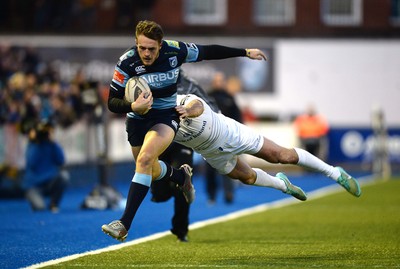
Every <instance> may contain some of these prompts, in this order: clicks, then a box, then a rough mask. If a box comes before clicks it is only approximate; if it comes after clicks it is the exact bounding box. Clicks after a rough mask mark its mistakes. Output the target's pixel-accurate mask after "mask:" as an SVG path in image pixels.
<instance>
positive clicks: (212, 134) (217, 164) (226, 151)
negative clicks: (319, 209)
mask: <svg viewBox="0 0 400 269" xmlns="http://www.w3.org/2000/svg"><path fill="white" fill-rule="evenodd" d="M177 104H178V106H177V107H176V108H175V109H176V110H177V111H178V112H179V114H180V127H179V130H178V132H177V134H176V136H175V139H174V141H175V142H178V143H180V144H182V145H184V146H187V147H190V148H193V149H194V150H195V151H196V152H198V153H199V154H201V155H202V157H203V158H204V159H205V160H206V161H207V162H208V163H209V164H210V165H211V166H212V167H214V168H215V169H216V170H217V171H218V172H219V173H221V174H223V175H227V176H229V177H230V178H232V179H238V180H240V181H241V182H243V183H244V184H247V185H255V186H262V187H272V188H274V189H277V190H281V191H282V192H284V193H287V194H289V195H292V196H293V197H295V198H297V199H299V200H301V201H305V200H307V195H306V193H305V192H304V191H303V190H302V189H301V188H299V187H297V186H295V185H293V184H291V182H290V181H289V179H288V178H287V176H286V175H285V174H283V173H277V174H276V176H272V175H269V174H268V173H266V172H265V171H263V170H261V169H259V168H252V167H251V166H250V165H249V164H248V163H247V162H246V161H245V160H244V159H243V158H240V157H239V155H241V154H250V155H253V156H255V157H258V158H261V159H263V160H265V161H267V162H270V163H274V164H276V163H280V164H293V165H299V166H302V167H305V168H308V169H312V170H315V171H319V172H321V173H323V174H324V175H326V176H327V177H329V178H331V179H333V180H335V181H336V182H337V183H338V184H340V185H341V186H342V187H343V188H345V189H346V190H347V191H348V192H349V193H351V194H352V195H354V196H356V197H359V196H360V195H361V189H360V186H359V184H358V182H357V180H356V179H355V178H353V177H351V176H350V175H349V174H348V173H346V171H344V169H343V168H341V167H333V166H331V165H329V164H327V163H325V162H324V161H322V160H321V159H319V158H317V157H316V156H314V155H312V154H311V153H309V152H307V151H305V150H303V149H300V148H292V149H289V148H285V147H281V146H279V145H278V144H276V143H275V142H273V141H271V140H269V139H268V138H265V137H263V136H262V135H260V134H257V133H256V132H254V130H252V129H251V128H249V127H248V126H245V125H243V124H241V123H239V122H237V121H235V120H233V119H231V118H228V117H226V116H224V115H222V114H220V113H215V112H214V111H212V109H211V108H210V107H209V106H208V105H207V104H206V102H205V101H204V100H203V99H201V98H200V97H197V96H196V95H192V94H189V95H178V98H177Z"/></svg>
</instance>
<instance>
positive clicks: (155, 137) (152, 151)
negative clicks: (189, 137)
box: [139, 124, 175, 160]
mask: <svg viewBox="0 0 400 269" xmlns="http://www.w3.org/2000/svg"><path fill="white" fill-rule="evenodd" d="M174 136H175V132H174V130H173V129H172V128H171V127H169V126H168V125H165V124H156V125H154V126H153V127H152V128H151V129H150V130H149V131H148V132H147V134H146V136H145V138H144V141H143V145H142V147H141V149H140V153H139V158H140V157H145V158H146V159H147V158H148V159H153V160H156V159H157V158H158V156H160V155H161V153H163V152H164V151H165V150H166V149H167V148H168V146H169V145H170V144H171V143H172V140H173V139H174ZM143 155H144V156H143Z"/></svg>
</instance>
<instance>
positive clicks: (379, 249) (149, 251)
mask: <svg viewBox="0 0 400 269" xmlns="http://www.w3.org/2000/svg"><path fill="white" fill-rule="evenodd" d="M362 189H363V194H362V196H361V197H360V198H354V197H352V196H351V195H349V194H347V193H346V192H339V193H335V194H332V195H328V196H325V197H323V198H318V199H310V200H309V201H307V202H299V203H295V204H294V205H290V206H287V207H282V208H277V209H272V210H267V211H264V212H261V213H255V214H253V215H250V216H245V217H241V218H238V219H236V220H230V221H227V222H223V223H218V224H213V225H210V226H206V227H203V228H199V229H196V230H192V231H191V232H190V243H178V242H176V241H175V237H174V236H172V235H171V236H165V237H162V238H160V239H157V240H154V241H149V242H145V243H141V244H137V245H132V246H128V247H125V248H122V249H119V250H114V251H110V252H105V253H101V254H96V255H89V256H85V257H81V258H78V259H74V260H71V261H68V262H64V263H60V264H55V265H52V266H51V267H57V268H70V267H80V268H93V267H96V268H296V269H298V268H400V195H399V192H400V179H396V180H389V181H378V182H376V183H374V184H369V185H367V186H363V187H362ZM205 210H206V209H205ZM99 236H102V235H101V234H99ZM46 268H50V267H46Z"/></svg>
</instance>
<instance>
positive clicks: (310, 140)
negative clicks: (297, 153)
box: [294, 105, 329, 159]
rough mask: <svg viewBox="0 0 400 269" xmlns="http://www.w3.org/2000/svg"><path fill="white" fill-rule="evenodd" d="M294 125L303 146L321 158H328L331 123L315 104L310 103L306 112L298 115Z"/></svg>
mask: <svg viewBox="0 0 400 269" xmlns="http://www.w3.org/2000/svg"><path fill="white" fill-rule="evenodd" d="M294 125H295V128H296V131H297V135H298V137H299V139H300V143H301V145H302V147H303V148H304V149H305V150H306V151H308V152H310V153H311V154H313V155H315V156H317V157H319V158H320V159H326V148H327V143H328V141H327V134H328V131H329V125H328V122H327V121H326V119H325V118H324V117H323V116H322V115H319V114H317V112H316V110H315V107H314V105H309V106H308V107H307V110H306V112H305V113H304V114H301V115H299V116H297V117H296V119H295V121H294Z"/></svg>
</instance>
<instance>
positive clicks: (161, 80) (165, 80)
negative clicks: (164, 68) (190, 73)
mask: <svg viewBox="0 0 400 269" xmlns="http://www.w3.org/2000/svg"><path fill="white" fill-rule="evenodd" d="M178 76H179V68H176V69H174V70H171V71H169V72H165V73H150V74H144V75H143V78H144V79H145V80H146V82H147V83H148V84H149V85H151V86H152V87H156V88H158V87H165V86H166V85H170V84H172V83H175V82H176V81H177V79H178Z"/></svg>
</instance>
